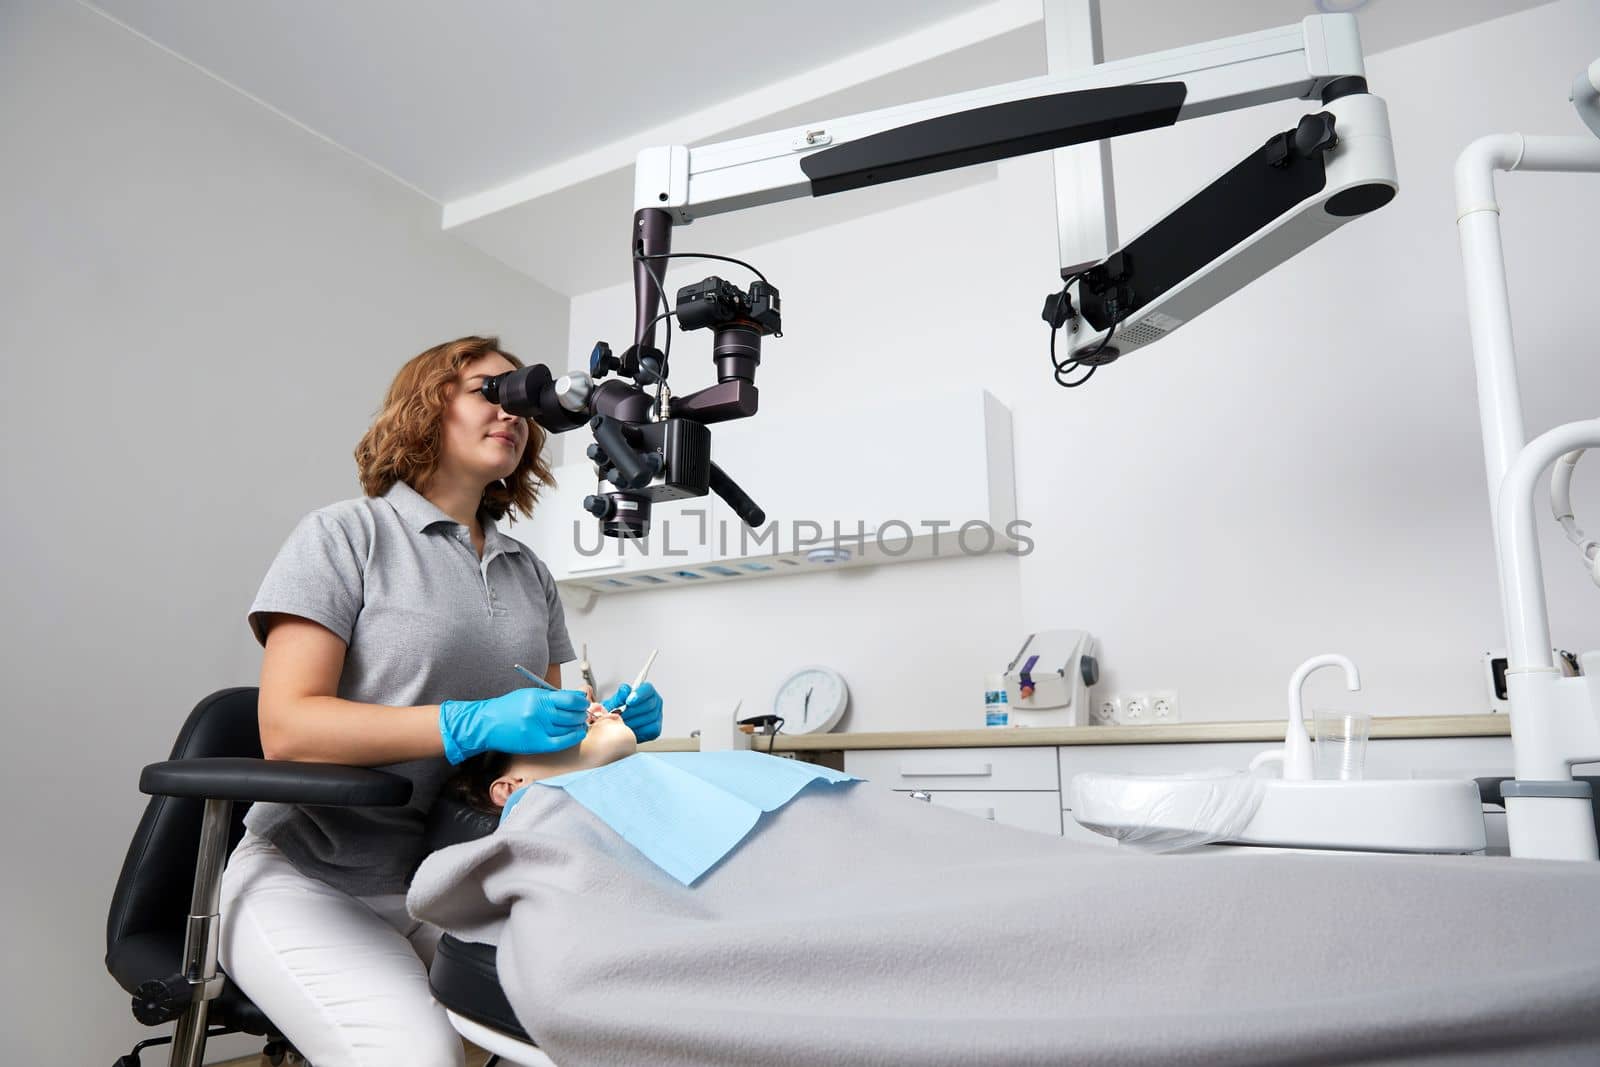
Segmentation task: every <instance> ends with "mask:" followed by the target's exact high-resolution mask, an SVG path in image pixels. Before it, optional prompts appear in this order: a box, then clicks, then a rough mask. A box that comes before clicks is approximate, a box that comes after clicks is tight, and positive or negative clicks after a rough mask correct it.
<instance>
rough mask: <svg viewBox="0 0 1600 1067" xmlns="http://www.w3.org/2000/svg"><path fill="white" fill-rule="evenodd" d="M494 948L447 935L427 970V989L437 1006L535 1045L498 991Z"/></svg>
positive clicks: (498, 983)
mask: <svg viewBox="0 0 1600 1067" xmlns="http://www.w3.org/2000/svg"><path fill="white" fill-rule="evenodd" d="M494 960H495V947H494V946H493V945H482V944H479V943H477V942H475V941H460V940H457V939H456V938H454V937H451V936H450V935H449V934H445V935H443V936H442V937H440V938H439V948H438V951H437V952H436V953H435V955H434V957H433V966H432V967H431V968H429V970H428V985H429V986H430V987H431V988H432V989H433V995H434V996H435V997H437V998H438V1000H439V1003H440V1004H443V1005H444V1006H445V1007H447V1008H449V1009H450V1010H451V1011H453V1012H455V1013H456V1014H457V1015H464V1016H466V1017H467V1018H468V1019H471V1020H472V1021H473V1022H475V1023H482V1024H483V1025H484V1026H487V1027H489V1028H490V1029H492V1030H498V1031H499V1032H500V1033H502V1034H505V1035H506V1036H508V1037H514V1038H516V1039H517V1040H518V1041H525V1042H527V1043H528V1044H530V1045H534V1044H537V1042H535V1041H534V1040H533V1038H531V1037H529V1036H528V1032H527V1031H526V1030H524V1029H523V1028H522V1024H521V1023H519V1022H517V1017H516V1016H515V1015H514V1014H512V1011H511V1004H510V1002H509V1001H507V1000H506V995H505V993H504V992H503V991H502V990H501V989H500V972H499V971H498V970H496V969H495V965H494Z"/></svg>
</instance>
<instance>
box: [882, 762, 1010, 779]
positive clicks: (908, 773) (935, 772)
mask: <svg viewBox="0 0 1600 1067" xmlns="http://www.w3.org/2000/svg"><path fill="white" fill-rule="evenodd" d="M993 769H994V765H993V764H989V763H969V764H966V765H962V764H959V763H914V764H908V763H902V764H901V765H900V777H902V778H987V777H989V775H990V774H992V773H993Z"/></svg>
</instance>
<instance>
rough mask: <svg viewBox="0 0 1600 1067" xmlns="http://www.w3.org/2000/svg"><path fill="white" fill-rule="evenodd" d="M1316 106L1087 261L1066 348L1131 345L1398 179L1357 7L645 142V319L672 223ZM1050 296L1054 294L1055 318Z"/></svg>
mask: <svg viewBox="0 0 1600 1067" xmlns="http://www.w3.org/2000/svg"><path fill="white" fill-rule="evenodd" d="M1294 98H1300V99H1311V100H1318V101H1319V102H1320V103H1321V104H1322V109H1321V110H1320V111H1319V112H1317V113H1313V114H1310V115H1307V116H1306V118H1305V119H1303V120H1302V121H1301V122H1300V124H1299V125H1298V126H1297V127H1296V129H1295V130H1291V131H1285V132H1280V133H1278V134H1276V135H1274V136H1273V137H1272V138H1271V139H1270V140H1269V141H1268V142H1267V143H1266V144H1265V145H1264V146H1262V147H1261V148H1259V149H1257V150H1256V151H1255V152H1253V153H1251V154H1250V155H1249V156H1247V157H1246V158H1245V159H1244V160H1242V161H1241V162H1240V163H1239V164H1237V165H1236V166H1234V167H1232V168H1230V169H1229V170H1228V171H1227V172H1226V173H1224V174H1222V175H1221V176H1219V177H1218V178H1217V179H1216V180H1215V181H1213V182H1211V183H1210V184H1209V185H1207V186H1205V187H1204V188H1202V189H1201V190H1200V191H1199V192H1197V193H1196V194H1195V195H1194V196H1193V197H1191V198H1190V199H1189V200H1188V201H1186V202H1185V203H1184V204H1182V205H1181V206H1179V207H1178V208H1177V209H1176V210H1174V211H1173V212H1172V213H1171V214H1169V215H1168V216H1167V217H1166V218H1164V219H1162V220H1160V221H1159V222H1157V223H1155V224H1154V225H1152V226H1150V227H1149V228H1148V229H1146V230H1145V231H1144V232H1143V233H1141V234H1139V235H1138V236H1137V237H1135V238H1134V239H1133V240H1131V241H1129V242H1127V244H1126V245H1124V246H1123V248H1121V249H1120V250H1119V251H1117V252H1116V253H1115V254H1113V255H1111V256H1109V257H1108V258H1107V259H1106V260H1104V261H1103V262H1102V263H1100V264H1097V265H1096V266H1094V267H1092V268H1091V269H1089V270H1087V271H1082V272H1079V273H1077V274H1074V275H1072V276H1071V277H1067V278H1064V281H1066V282H1067V284H1068V285H1069V286H1071V285H1074V284H1075V285H1076V286H1077V289H1078V301H1077V309H1078V311H1080V312H1081V314H1082V318H1083V320H1084V321H1085V324H1086V325H1087V326H1088V327H1089V328H1088V329H1082V328H1080V326H1079V323H1078V322H1077V321H1076V314H1075V313H1073V312H1072V310H1071V307H1072V305H1071V304H1070V302H1068V303H1065V304H1059V305H1058V312H1057V317H1058V318H1059V319H1060V320H1061V322H1060V323H1053V324H1055V325H1060V324H1061V323H1064V322H1067V321H1071V322H1072V324H1073V326H1072V332H1073V333H1074V334H1076V336H1075V337H1074V338H1073V342H1072V343H1073V345H1074V347H1081V346H1084V345H1086V344H1089V343H1096V344H1099V343H1101V342H1104V341H1105V340H1106V339H1107V334H1108V333H1110V332H1111V331H1112V330H1113V329H1115V330H1117V339H1116V341H1117V345H1118V346H1119V348H1120V349H1121V350H1122V351H1124V352H1126V351H1129V350H1131V349H1133V348H1137V347H1139V346H1141V345H1144V344H1147V343H1149V342H1150V341H1153V340H1156V339H1158V338H1160V337H1163V336H1165V335H1166V334H1167V333H1170V332H1171V331H1172V330H1174V329H1176V328H1177V327H1178V326H1181V325H1182V324H1183V323H1184V322H1186V321H1188V320H1189V319H1190V318H1193V317H1194V316H1195V315H1197V314H1199V313H1200V312H1201V311H1203V310H1205V309H1206V308H1208V307H1210V306H1212V305H1213V304H1216V303H1217V302H1218V301H1220V300H1222V299H1223V298H1224V297H1226V296H1228V295H1229V294H1231V293H1233V292H1234V291H1236V290H1237V289H1239V288H1241V287H1242V286H1244V285H1246V284H1248V283H1249V282H1250V281H1253V280H1254V279H1255V278H1257V277H1259V276H1260V275H1262V274H1263V273H1265V272H1266V271H1267V270H1270V269H1271V268H1272V267H1274V266H1276V265H1277V264H1278V263H1281V262H1283V261H1284V260H1285V259H1288V258H1289V257H1290V256H1293V255H1294V254H1296V253H1297V252H1299V251H1301V250H1303V249H1304V248H1306V247H1308V246H1309V245H1311V244H1312V243H1314V242H1315V241H1317V240H1319V239H1320V238H1322V237H1324V236H1326V235H1327V234H1329V233H1331V232H1332V231H1333V230H1334V229H1337V228H1338V227H1339V226H1341V225H1343V224H1344V223H1345V222H1347V221H1348V220H1349V219H1351V218H1354V217H1356V216H1358V215H1361V214H1365V213H1366V212H1369V211H1372V210H1374V209H1376V208H1378V207H1381V206H1382V205H1383V204H1385V203H1387V202H1388V201H1389V200H1390V199H1391V198H1392V197H1393V195H1394V192H1395V189H1396V180H1395V170H1394V154H1393V146H1392V144H1391V142H1390V136H1389V124H1388V112H1387V109H1386V108H1385V107H1384V104H1383V101H1382V100H1381V99H1379V98H1377V97H1375V96H1372V95H1370V94H1368V93H1367V85H1366V80H1365V68H1364V67H1363V64H1362V57H1361V42H1360V37H1359V35H1358V33H1357V29H1356V23H1355V18H1354V17H1353V16H1351V15H1316V16H1311V17H1309V18H1306V19H1305V20H1304V21H1302V22H1301V23H1300V24H1299V25H1295V26H1289V27H1285V28H1282V29H1277V30H1268V31H1264V32H1261V33H1254V34H1247V35H1244V36H1240V37H1233V38H1228V39H1226V40H1220V41H1212V42H1208V43H1206V44H1200V45H1193V46H1189V47H1186V48H1180V49H1174V50H1172V51H1169V52H1161V53H1156V54H1152V55H1147V56H1140V57H1137V58H1133V59H1127V60H1121V61H1118V62H1114V63H1105V64H1101V65H1098V66H1096V67H1094V68H1092V69H1090V70H1088V71H1085V72H1082V73H1077V74H1073V75H1068V76H1048V77H1041V78H1030V79H1027V80H1024V81H1018V82H1012V83H1009V84H1006V85H999V86H993V87H991V88H987V89H980V90H975V91H972V92H966V93H957V94H954V95H950V96H944V97H939V98H937V99H933V100H924V101H919V102H917V103H914V104H906V105H902V106H899V107H892V108H885V109H882V110H878V111H872V112H867V113H865V114H860V115H852V116H847V117H844V118H839V119H834V120H832V121H827V122H818V123H812V124H809V125H806V126H798V127H794V128H791V129H787V130H780V131H777V132H774V133H770V134H762V135H759V136H755V137H745V138H741V139H739V140H735V141H727V142H723V143H720V144H711V145H704V146H700V147H694V148H690V147H685V146H682V145H671V146H666V147H660V148H649V149H646V150H645V151H643V152H641V153H640V154H639V158H638V163H637V165H636V167H635V172H634V174H635V178H634V209H635V215H634V251H635V256H636V259H635V265H634V305H635V332H636V336H637V337H638V339H640V340H641V341H642V342H643V344H645V345H650V344H652V343H653V339H654V320H655V319H656V316H657V313H658V304H657V299H658V296H659V295H660V294H659V291H658V286H657V285H656V284H655V282H654V280H653V279H652V278H651V276H650V274H649V273H648V272H649V271H650V270H652V269H655V263H656V261H655V260H654V259H652V258H650V257H659V256H661V255H663V254H665V253H667V252H668V251H669V250H670V246H671V228H672V226H674V225H685V224H688V223H690V222H692V221H693V220H694V219H696V218H699V217H703V216H707V215H714V214H719V213H723V212H729V211H738V210H743V209H745V208H750V207H756V206H759V205H762V204H770V203H775V202H778V201H781V200H789V199H794V198H797V197H802V196H827V195H831V194H834V193H839V192H845V191H847V190H851V189H857V188H861V187H864V186H868V185H876V184H880V183H883V182H889V181H895V180H897V179H900V178H908V177H913V176H917V175H922V174H930V173H934V172H937V171H943V170H950V169H953V168H957V167H963V166H968V165H971V164H974V163H983V162H988V161H992V160H997V159H1004V158H1008V157H1011V156H1017V155H1023V154H1026V153H1030V152H1039V151H1044V150H1047V149H1054V148H1061V147H1065V146H1068V145H1074V144H1081V143H1084V142H1088V141H1096V140H1101V139H1103V138H1109V137H1118V136H1122V135H1124V134H1128V133H1135V132H1138V131H1140V130H1147V129H1152V128H1155V127H1159V126H1168V125H1172V124H1173V123H1175V122H1180V121H1182V120H1184V119H1189V118H1197V117H1200V116H1204V115H1211V114H1216V113H1219V112H1223V111H1232V110H1236V109H1239V108H1245V107H1253V106H1255V105H1258V104H1263V103H1268V102H1271V101H1276V100H1284V99H1294ZM1048 315H1049V311H1048V309H1047V317H1048Z"/></svg>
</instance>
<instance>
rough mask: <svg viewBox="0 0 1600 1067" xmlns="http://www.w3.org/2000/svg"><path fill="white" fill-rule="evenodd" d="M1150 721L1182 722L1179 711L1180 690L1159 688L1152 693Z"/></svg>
mask: <svg viewBox="0 0 1600 1067" xmlns="http://www.w3.org/2000/svg"><path fill="white" fill-rule="evenodd" d="M1150 721H1151V722H1155V723H1168V722H1182V721H1183V716H1182V715H1180V714H1179V713H1178V691H1177V690H1176V689H1158V690H1156V691H1155V692H1153V693H1151V694H1150Z"/></svg>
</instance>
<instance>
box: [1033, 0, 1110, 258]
mask: <svg viewBox="0 0 1600 1067" xmlns="http://www.w3.org/2000/svg"><path fill="white" fill-rule="evenodd" d="M1043 2H1044V38H1045V62H1046V64H1047V68H1048V70H1049V72H1050V73H1051V74H1071V73H1075V72H1079V71H1084V70H1088V69H1089V68H1090V67H1093V66H1094V65H1095V64H1097V63H1099V62H1100V61H1101V59H1102V58H1104V56H1103V52H1102V50H1101V45H1100V0H1043ZM1051 156H1052V161H1053V162H1054V164H1055V177H1056V235H1057V241H1058V244H1059V250H1060V259H1059V262H1060V264H1061V276H1062V277H1063V278H1064V277H1066V276H1067V275H1068V274H1071V273H1074V272H1076V271H1079V270H1082V269H1084V268H1087V267H1091V266H1093V265H1094V264H1096V263H1098V262H1100V261H1101V260H1102V259H1104V258H1105V257H1106V256H1107V255H1109V254H1110V253H1111V250H1112V249H1114V248H1116V247H1117V202H1116V196H1115V194H1114V192H1113V186H1112V177H1111V142H1110V141H1096V142H1094V143H1092V144H1082V145H1073V146H1072V147H1071V148H1058V149H1056V150H1055V151H1054V152H1053V153H1051Z"/></svg>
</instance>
